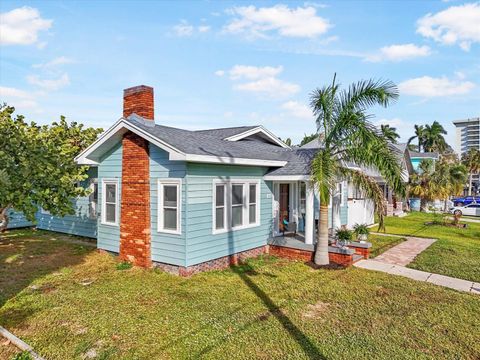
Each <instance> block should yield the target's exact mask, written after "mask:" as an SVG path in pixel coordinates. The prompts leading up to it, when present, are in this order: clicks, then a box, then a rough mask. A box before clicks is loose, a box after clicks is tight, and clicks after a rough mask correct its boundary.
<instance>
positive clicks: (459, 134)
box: [453, 117, 480, 194]
mask: <svg viewBox="0 0 480 360" xmlns="http://www.w3.org/2000/svg"><path fill="white" fill-rule="evenodd" d="M453 124H454V125H455V127H456V133H455V151H456V152H457V153H458V155H459V156H462V154H464V153H466V152H468V150H470V149H478V150H480V117H477V118H472V119H466V120H457V121H454V122H453ZM472 180H473V183H472V185H473V193H472V194H476V193H478V192H480V175H479V174H476V175H474V176H473V179H472ZM465 193H466V190H465Z"/></svg>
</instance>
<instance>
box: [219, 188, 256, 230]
mask: <svg viewBox="0 0 480 360" xmlns="http://www.w3.org/2000/svg"><path fill="white" fill-rule="evenodd" d="M220 184H224V185H225V211H224V225H225V227H224V228H223V229H217V228H216V221H215V216H216V212H215V209H216V193H217V191H216V186H217V185H220ZM251 184H255V185H256V186H257V193H256V203H255V205H256V222H254V223H251V224H250V223H249V202H250V199H249V198H250V185H251ZM232 185H243V224H242V225H239V226H235V227H232V226H231V223H232ZM260 192H261V187H260V180H259V179H228V180H222V179H214V180H213V187H212V193H213V196H212V234H213V235H215V234H222V233H228V232H231V231H237V230H242V229H248V228H253V227H257V226H260V215H261V214H260V199H261V197H260Z"/></svg>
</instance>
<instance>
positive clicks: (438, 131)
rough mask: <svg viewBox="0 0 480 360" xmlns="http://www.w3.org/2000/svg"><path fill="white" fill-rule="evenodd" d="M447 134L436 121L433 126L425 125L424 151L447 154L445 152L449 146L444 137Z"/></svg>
mask: <svg viewBox="0 0 480 360" xmlns="http://www.w3.org/2000/svg"><path fill="white" fill-rule="evenodd" d="M446 134H447V132H446V131H445V129H444V128H443V126H442V125H441V124H440V123H439V122H438V121H434V122H433V123H432V125H425V128H424V130H423V137H424V140H423V141H424V144H423V147H424V150H425V151H426V152H432V151H436V152H439V153H443V152H445V150H447V148H448V145H447V142H446V141H445V138H444V137H443V135H446Z"/></svg>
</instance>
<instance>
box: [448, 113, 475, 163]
mask: <svg viewBox="0 0 480 360" xmlns="http://www.w3.org/2000/svg"><path fill="white" fill-rule="evenodd" d="M453 124H454V125H455V126H456V128H457V129H456V136H455V147H456V148H455V150H456V151H457V153H458V154H459V155H462V154H463V153H466V152H467V151H468V150H470V149H472V148H473V149H480V117H477V118H472V119H466V120H457V121H454V122H453Z"/></svg>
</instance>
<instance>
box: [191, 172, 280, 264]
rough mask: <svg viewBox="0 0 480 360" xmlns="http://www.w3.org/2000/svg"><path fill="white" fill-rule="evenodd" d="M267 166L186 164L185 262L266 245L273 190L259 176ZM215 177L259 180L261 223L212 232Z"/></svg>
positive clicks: (196, 262)
mask: <svg viewBox="0 0 480 360" xmlns="http://www.w3.org/2000/svg"><path fill="white" fill-rule="evenodd" d="M266 170H267V169H265V168H259V167H247V166H231V165H211V164H193V163H188V164H187V176H186V179H185V182H186V187H187V204H186V210H187V214H186V230H187V238H186V251H187V253H186V254H187V256H186V265H187V266H190V265H195V264H198V263H201V262H205V261H208V260H212V259H217V258H219V257H223V256H227V255H231V254H234V253H237V252H240V251H245V250H249V249H253V248H256V247H259V246H263V245H266V244H267V239H268V238H269V235H270V234H271V231H272V224H273V222H272V190H271V188H269V187H268V186H267V184H266V183H265V181H263V179H262V177H263V175H264V174H265V172H266ZM214 179H223V180H226V179H230V180H234V179H259V180H260V225H259V226H256V227H252V228H248V229H242V230H236V231H232V232H227V233H222V234H215V235H214V234H212V195H213V180H214Z"/></svg>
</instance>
